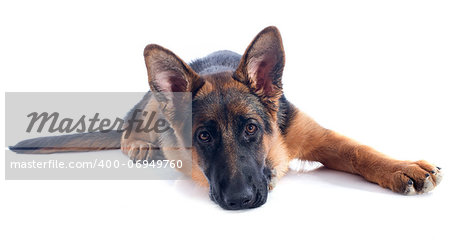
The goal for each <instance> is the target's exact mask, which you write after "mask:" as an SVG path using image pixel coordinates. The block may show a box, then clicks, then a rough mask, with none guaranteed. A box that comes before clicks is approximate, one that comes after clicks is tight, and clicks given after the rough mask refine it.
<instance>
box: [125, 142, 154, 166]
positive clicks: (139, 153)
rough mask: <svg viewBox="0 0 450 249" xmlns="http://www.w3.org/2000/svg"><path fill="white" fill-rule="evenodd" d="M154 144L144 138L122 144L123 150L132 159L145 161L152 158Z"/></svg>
mask: <svg viewBox="0 0 450 249" xmlns="http://www.w3.org/2000/svg"><path fill="white" fill-rule="evenodd" d="M152 147H153V146H152V144H151V143H149V142H145V141H142V140H131V141H126V142H123V143H122V144H121V150H122V152H123V153H124V154H125V155H128V157H129V158H130V160H133V162H136V161H145V160H149V159H151V158H152Z"/></svg>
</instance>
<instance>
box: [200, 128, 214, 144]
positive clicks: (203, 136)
mask: <svg viewBox="0 0 450 249" xmlns="http://www.w3.org/2000/svg"><path fill="white" fill-rule="evenodd" d="M198 139H199V140H200V141H201V142H204V143H206V142H209V141H211V134H209V132H207V131H202V132H200V133H199V134H198Z"/></svg>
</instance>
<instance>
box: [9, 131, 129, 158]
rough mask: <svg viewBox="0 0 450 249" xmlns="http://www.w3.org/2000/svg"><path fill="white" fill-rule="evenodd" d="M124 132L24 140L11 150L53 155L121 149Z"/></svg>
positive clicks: (11, 147) (22, 152) (91, 133)
mask: <svg viewBox="0 0 450 249" xmlns="http://www.w3.org/2000/svg"><path fill="white" fill-rule="evenodd" d="M121 136H122V131H108V132H90V133H80V134H73V135H63V136H53V137H38V138H33V139H27V140H23V141H21V142H19V143H17V144H16V145H14V146H10V147H9V149H10V150H12V151H14V152H16V153H21V154H51V153H61V152H81V151H95V150H115V149H120V138H121Z"/></svg>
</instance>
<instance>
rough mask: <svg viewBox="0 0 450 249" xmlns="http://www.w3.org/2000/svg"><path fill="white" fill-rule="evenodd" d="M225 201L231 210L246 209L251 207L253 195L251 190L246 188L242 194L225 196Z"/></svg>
mask: <svg viewBox="0 0 450 249" xmlns="http://www.w3.org/2000/svg"><path fill="white" fill-rule="evenodd" d="M223 199H224V202H225V204H226V205H227V207H228V208H229V209H245V208H250V207H251V205H252V202H253V193H252V191H251V190H250V189H247V188H245V189H243V190H242V191H240V192H235V193H231V194H228V195H225V196H224V198H223Z"/></svg>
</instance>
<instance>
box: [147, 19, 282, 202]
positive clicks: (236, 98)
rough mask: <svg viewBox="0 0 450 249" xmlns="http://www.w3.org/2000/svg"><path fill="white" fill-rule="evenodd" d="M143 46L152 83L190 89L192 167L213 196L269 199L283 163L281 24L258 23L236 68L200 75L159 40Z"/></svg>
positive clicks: (232, 199) (215, 198) (171, 88)
mask: <svg viewBox="0 0 450 249" xmlns="http://www.w3.org/2000/svg"><path fill="white" fill-rule="evenodd" d="M144 54H145V61H146V65H147V70H148V76H149V82H150V87H151V89H152V90H153V91H157V92H164V93H169V94H170V93H171V92H191V93H192V146H193V167H194V168H193V171H195V170H196V169H198V170H200V171H201V172H202V174H203V175H204V176H205V177H206V178H207V181H208V183H209V187H210V196H211V199H212V200H213V201H215V202H216V203H218V204H219V205H220V206H221V207H223V208H225V209H245V208H254V207H258V206H261V205H262V204H264V203H265V201H266V199H267V194H268V185H269V182H270V181H271V177H272V167H273V165H275V164H276V163H278V162H277V159H276V156H277V155H276V153H275V152H274V151H275V150H280V148H277V147H279V146H281V145H282V144H281V143H279V142H278V141H279V139H280V138H279V136H280V134H279V129H278V126H277V112H278V104H279V99H280V97H281V96H282V84H281V76H282V72H283V68H284V50H283V45H282V41H281V37H280V34H279V31H278V30H277V29H276V28H275V27H268V28H266V29H264V30H263V31H261V32H260V33H259V34H258V35H257V36H256V37H255V39H254V40H253V41H252V42H251V44H250V45H249V46H248V48H247V50H246V51H245V53H244V55H243V56H242V58H241V61H240V64H239V66H238V67H237V69H236V70H235V71H229V72H221V73H216V74H209V75H202V76H200V75H198V74H197V73H196V72H194V71H193V70H192V69H191V68H190V67H189V66H188V65H187V64H186V63H184V62H183V61H182V60H181V59H180V58H178V57H177V56H176V55H175V54H173V53H172V52H170V51H169V50H167V49H164V48H162V47H160V46H158V45H149V46H147V47H146V49H145V52H144ZM174 106H176V104H174ZM175 108H176V107H175Z"/></svg>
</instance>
